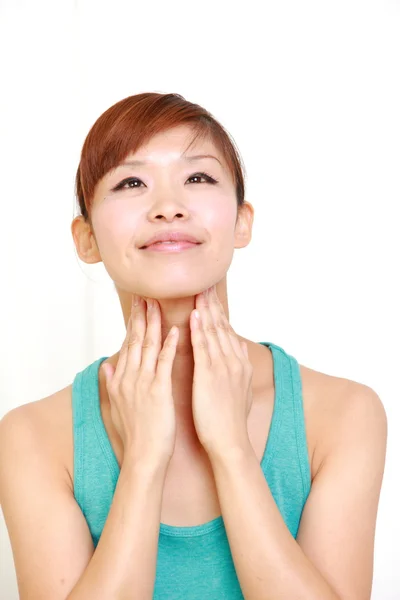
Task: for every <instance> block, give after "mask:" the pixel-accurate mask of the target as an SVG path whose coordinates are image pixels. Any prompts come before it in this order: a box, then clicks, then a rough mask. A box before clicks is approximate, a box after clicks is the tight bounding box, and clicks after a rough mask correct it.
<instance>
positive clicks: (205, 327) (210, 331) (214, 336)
mask: <svg viewBox="0 0 400 600" xmlns="http://www.w3.org/2000/svg"><path fill="white" fill-rule="evenodd" d="M195 304H196V309H197V310H198V311H199V313H200V319H201V327H200V331H201V335H202V337H201V338H200V337H198V338H197V339H199V340H200V339H201V340H202V339H203V338H204V340H205V343H206V345H207V347H208V353H209V357H210V359H211V362H216V361H218V360H221V359H222V357H223V353H222V349H221V345H220V343H219V337H218V332H217V328H216V327H215V323H214V321H213V318H212V315H211V312H210V307H209V295H208V290H205V292H203V293H202V294H198V295H197V296H196V300H195Z"/></svg>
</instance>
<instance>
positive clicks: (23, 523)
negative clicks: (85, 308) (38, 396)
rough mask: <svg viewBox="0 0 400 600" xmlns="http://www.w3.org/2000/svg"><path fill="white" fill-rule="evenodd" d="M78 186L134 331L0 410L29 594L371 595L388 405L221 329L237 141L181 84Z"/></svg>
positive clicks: (33, 597)
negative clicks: (112, 350)
mask: <svg viewBox="0 0 400 600" xmlns="http://www.w3.org/2000/svg"><path fill="white" fill-rule="evenodd" d="M76 192H77V197H78V200H79V205H80V209H81V214H80V215H79V216H78V217H76V218H75V219H74V221H73V223H72V235H73V238H74V242H75V245H76V248H77V252H78V254H79V257H80V258H81V260H83V261H84V262H86V263H91V264H92V263H97V262H100V261H102V262H103V263H104V266H105V268H106V269H107V272H108V273H109V275H110V277H111V278H112V280H113V281H114V283H115V287H116V290H117V292H118V296H119V300H120V303H121V308H122V312H123V316H124V321H125V324H126V328H127V333H126V338H125V340H124V341H123V344H122V347H121V350H120V351H119V352H117V353H116V354H114V355H113V356H110V357H101V358H99V359H97V360H96V361H94V362H93V363H92V364H90V365H89V366H87V367H86V368H85V369H84V370H82V371H81V372H79V373H77V375H76V377H75V378H74V380H73V382H72V383H71V385H69V386H68V387H66V388H65V389H62V390H60V391H57V392H56V393H54V394H53V395H51V396H50V397H47V398H44V399H42V400H40V401H37V402H32V403H28V404H25V405H22V406H20V407H18V408H16V409H14V410H12V411H11V412H9V413H8V414H7V415H6V416H5V417H4V418H3V420H2V422H1V426H0V429H1V431H0V433H1V440H0V485H1V502H2V508H3V512H4V515H5V520H6V524H7V528H8V532H9V536H10V540H11V544H12V550H13V555H14V561H15V567H16V573H17V579H18V586H19V592H20V598H21V599H22V600H28V599H29V600H61V599H62V600H64V599H66V598H68V599H71V600H80V599H82V600H83V599H84V600H91V599H96V600H103V599H104V600H114V599H115V600H117V599H129V598H132V599H135V600H149V599H151V598H156V599H157V600H161V599H163V600H164V599H171V600H175V599H176V600H178V599H179V600H183V599H184V600H191V599H193V600H194V599H196V600H197V599H199V600H200V599H201V600H205V599H209V600H214V599H215V600H222V599H224V598H226V599H229V600H236V599H239V598H245V599H246V600H264V599H265V600H267V599H268V600H283V599H284V600H287V599H290V600H295V599H302V600H328V599H329V600H338V599H346V600H350V599H351V600H366V599H367V598H369V597H370V593H371V585H372V573H373V552H374V536H375V526H376V516H377V508H378V502H379V495H380V489H381V483H382V477H383V472H384V462H385V453H386V435H387V433H386V431H387V422H386V414H385V410H384V407H383V405H382V402H381V400H380V399H379V397H378V396H377V394H376V393H375V392H374V391H373V390H372V389H371V388H369V387H368V386H366V385H363V384H360V383H357V382H354V381H350V380H346V379H343V378H339V377H332V376H328V375H326V374H324V373H320V372H317V371H314V370H312V369H310V368H307V367H305V366H302V365H299V364H298V362H297V361H296V359H295V358H294V357H293V356H291V355H290V354H289V353H287V352H286V351H285V350H284V349H283V348H281V347H280V346H278V345H276V344H273V343H271V342H257V341H256V342H253V341H251V340H248V339H245V338H243V337H241V336H240V335H239V334H237V333H236V332H235V331H234V330H233V329H232V327H231V325H230V324H229V310H228V299H227V284H226V276H227V271H228V269H229V266H230V264H231V261H232V257H233V251H234V249H238V248H243V247H245V246H247V245H248V244H249V242H250V240H251V233H252V224H253V207H252V205H251V204H250V203H248V202H247V201H245V200H244V197H245V186H244V177H243V171H242V166H241V161H240V158H239V154H238V152H237V150H236V148H235V146H234V143H233V141H232V140H231V138H230V136H229V135H228V134H227V132H226V131H225V130H224V129H223V128H222V126H221V125H220V124H219V123H218V122H217V121H216V120H215V119H214V118H213V117H212V115H210V113H209V112H207V111H206V110H204V109H203V108H201V107H200V106H198V105H196V104H192V103H190V102H188V101H186V100H185V99H184V98H183V97H182V96H180V95H178V94H157V93H145V94H139V95H136V96H131V97H128V98H125V99H124V100H122V101H121V102H118V103H117V104H115V105H114V106H112V107H111V108H109V109H108V110H107V111H106V112H105V113H104V114H103V115H101V116H100V118H99V119H98V120H97V121H96V123H95V124H94V125H93V127H92V129H91V130H90V132H89V134H88V136H87V138H86V140H85V143H84V145H83V149H82V154H81V160H80V164H79V168H78V172H77V179H76ZM248 307H249V310H251V308H250V307H251V301H250V299H249V303H248ZM197 314H198V315H199V318H197V316H196V315H197Z"/></svg>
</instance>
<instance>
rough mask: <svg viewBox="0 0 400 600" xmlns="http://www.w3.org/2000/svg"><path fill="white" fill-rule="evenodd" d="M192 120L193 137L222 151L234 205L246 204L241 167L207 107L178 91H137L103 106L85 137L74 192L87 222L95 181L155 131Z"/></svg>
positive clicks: (231, 144)
mask: <svg viewBox="0 0 400 600" xmlns="http://www.w3.org/2000/svg"><path fill="white" fill-rule="evenodd" d="M184 124H190V125H191V126H192V127H193V130H194V134H195V135H194V138H193V139H192V141H191V143H190V144H189V146H188V147H190V146H191V145H192V144H193V143H194V142H195V140H196V139H197V137H199V136H200V137H201V138H206V137H207V136H210V138H211V139H212V140H213V142H214V143H215V145H216V147H217V148H218V150H219V151H220V152H221V154H222V156H223V158H224V159H225V162H226V164H227V166H228V169H229V172H230V174H231V176H232V179H233V181H234V184H235V189H236V198H237V204H238V207H240V206H241V205H242V204H243V202H244V194H245V183H244V177H245V168H244V165H243V163H242V160H241V158H240V154H239V151H238V149H237V147H236V144H235V142H234V140H233V138H232V137H231V136H230V135H229V133H228V132H227V131H226V130H225V129H224V128H223V127H222V125H221V124H220V123H219V122H218V121H217V120H216V119H214V117H213V116H212V115H211V113H209V112H208V111H207V110H205V109H204V108H202V107H201V106H199V105H198V104H193V103H191V102H188V101H187V100H185V98H184V97H183V96H181V95H180V94H158V93H153V92H148V93H143V94H136V95H135V96H128V97H127V98H124V99H123V100H120V101H119V102H117V103H116V104H114V105H113V106H111V107H110V108H109V109H107V110H106V111H105V112H104V113H103V114H102V115H101V116H100V117H99V118H98V119H97V121H96V122H95V123H94V125H93V126H92V128H91V129H90V131H89V133H88V135H87V136H86V139H85V142H84V144H83V147H82V151H81V158H80V162H79V166H78V170H77V173H76V179H75V193H76V196H77V199H78V203H79V207H80V211H81V214H82V215H83V217H84V219H85V221H89V222H90V223H91V220H90V212H91V207H92V203H93V197H94V193H95V188H96V185H97V183H98V182H99V181H100V179H102V177H104V175H106V173H108V172H109V171H110V170H111V169H114V168H116V167H117V166H118V165H119V164H120V163H121V162H123V161H124V160H125V159H126V158H127V156H128V155H129V154H130V153H134V152H136V151H137V150H138V148H140V147H141V146H142V145H144V144H145V143H146V142H147V141H148V140H149V139H150V138H151V137H152V136H153V135H155V134H157V133H161V132H162V131H165V130H167V129H169V128H171V127H176V126H178V125H184Z"/></svg>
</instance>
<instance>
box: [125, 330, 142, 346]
mask: <svg viewBox="0 0 400 600" xmlns="http://www.w3.org/2000/svg"><path fill="white" fill-rule="evenodd" d="M141 343H142V338H141V336H140V335H139V334H138V333H136V332H133V333H132V335H131V337H130V338H129V340H128V341H127V343H126V345H127V348H130V347H131V346H137V345H139V344H141Z"/></svg>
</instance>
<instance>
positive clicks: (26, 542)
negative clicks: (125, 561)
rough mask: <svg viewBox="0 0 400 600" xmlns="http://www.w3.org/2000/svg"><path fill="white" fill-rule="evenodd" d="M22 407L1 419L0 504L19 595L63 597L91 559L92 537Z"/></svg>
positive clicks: (45, 599)
mask: <svg viewBox="0 0 400 600" xmlns="http://www.w3.org/2000/svg"><path fill="white" fill-rule="evenodd" d="M27 406H28V405H25V406H22V407H19V408H17V409H14V410H12V411H10V412H9V413H7V414H6V415H5V416H4V417H3V419H2V420H1V421H0V504H1V506H2V510H3V514H4V519H5V523H6V526H7V530H8V534H9V537H10V542H11V547H12V552H13V557H14V564H15V570H16V575H17V582H18V589H19V594H20V600H28V599H29V600H64V599H65V598H66V597H67V596H68V594H69V593H70V591H71V589H73V587H74V586H75V585H76V583H77V582H78V580H79V578H80V576H81V574H82V573H83V571H84V570H85V568H86V566H87V564H88V562H89V561H90V558H91V556H92V555H93V552H94V548H93V542H92V538H91V535H90V532H89V528H88V526H87V523H86V520H85V518H84V516H83V514H82V512H81V510H80V508H79V506H78V504H77V503H76V501H75V499H74V496H73V493H72V490H71V487H70V485H68V483H67V481H66V479H65V476H64V475H63V473H62V470H61V469H60V468H59V466H58V465H57V464H56V462H55V461H54V459H53V460H52V447H51V444H50V443H49V442H48V441H47V442H46V439H48V438H46V436H43V435H40V431H38V428H37V426H36V425H37V424H35V420H34V419H33V418H32V411H30V410H27Z"/></svg>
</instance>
